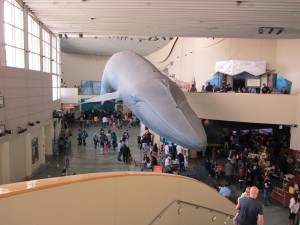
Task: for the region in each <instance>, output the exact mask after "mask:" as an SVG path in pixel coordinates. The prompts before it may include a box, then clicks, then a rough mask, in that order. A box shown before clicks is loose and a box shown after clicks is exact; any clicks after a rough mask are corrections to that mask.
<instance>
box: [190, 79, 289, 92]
mask: <svg viewBox="0 0 300 225" xmlns="http://www.w3.org/2000/svg"><path fill="white" fill-rule="evenodd" d="M196 91H197V89H195V88H191V89H190V92H196ZM201 92H222V93H226V92H235V93H262V94H288V91H287V89H286V87H283V88H282V90H281V91H280V92H279V91H278V90H277V89H276V88H275V87H268V86H267V85H266V84H263V86H262V87H261V89H260V90H259V88H253V87H237V88H233V87H232V86H231V85H230V84H225V83H224V84H222V86H221V87H219V86H217V85H215V84H211V83H210V82H207V85H202V88H201Z"/></svg>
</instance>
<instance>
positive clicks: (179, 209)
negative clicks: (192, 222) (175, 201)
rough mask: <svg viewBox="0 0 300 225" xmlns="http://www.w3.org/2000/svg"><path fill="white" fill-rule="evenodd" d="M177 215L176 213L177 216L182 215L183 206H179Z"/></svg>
mask: <svg viewBox="0 0 300 225" xmlns="http://www.w3.org/2000/svg"><path fill="white" fill-rule="evenodd" d="M177 213H178V215H181V214H182V213H183V206H182V205H179V207H178V211H177Z"/></svg>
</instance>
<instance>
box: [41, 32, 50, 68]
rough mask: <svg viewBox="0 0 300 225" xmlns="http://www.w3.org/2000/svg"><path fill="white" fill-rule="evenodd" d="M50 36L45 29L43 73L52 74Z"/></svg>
mask: <svg viewBox="0 0 300 225" xmlns="http://www.w3.org/2000/svg"><path fill="white" fill-rule="evenodd" d="M50 57H51V52H50V34H49V32H47V31H46V30H44V29H43V72H47V73H50V66H51V64H50V61H51V58H50Z"/></svg>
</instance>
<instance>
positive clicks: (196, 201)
mask: <svg viewBox="0 0 300 225" xmlns="http://www.w3.org/2000/svg"><path fill="white" fill-rule="evenodd" d="M0 199H1V200H0V212H1V223H3V224H9V225H19V224H43V225H53V224H56V225H60V224H61V225H65V224H72V225H82V224H88V225H98V224H109V225H118V224H120V225H133V224H139V225H144V224H153V225H154V224H155V225H158V224H161V225H179V224H185V225H189V224H203V225H207V224H216V225H223V224H224V222H225V221H226V220H228V222H227V224H229V225H231V224H232V220H231V219H230V218H229V216H230V215H231V216H232V215H234V214H235V207H234V206H235V205H234V204H233V203H232V202H231V201H229V200H228V199H226V198H225V197H223V196H221V195H220V194H219V193H218V192H217V191H215V190H214V189H212V188H211V187H209V186H207V185H206V184H204V183H202V182H199V181H196V180H194V179H190V178H187V177H182V176H175V175H170V174H169V175H168V174H156V173H102V174H86V175H75V176H68V177H61V178H51V179H45V180H38V181H29V182H22V183H16V184H9V185H3V186H0ZM177 200H180V201H182V202H180V203H178V201H177ZM180 208H181V209H182V211H181V212H179V209H180ZM221 212H223V213H221ZM16 215H17V216H16ZM214 217H215V221H214V222H212V219H213V218H214Z"/></svg>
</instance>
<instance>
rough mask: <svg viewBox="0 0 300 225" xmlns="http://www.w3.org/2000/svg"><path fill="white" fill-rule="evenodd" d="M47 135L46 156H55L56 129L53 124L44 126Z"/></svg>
mask: <svg viewBox="0 0 300 225" xmlns="http://www.w3.org/2000/svg"><path fill="white" fill-rule="evenodd" d="M44 133H45V142H44V144H45V154H46V155H52V154H53V138H54V128H53V123H50V124H47V125H46V126H44Z"/></svg>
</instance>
